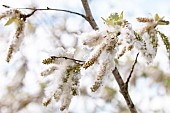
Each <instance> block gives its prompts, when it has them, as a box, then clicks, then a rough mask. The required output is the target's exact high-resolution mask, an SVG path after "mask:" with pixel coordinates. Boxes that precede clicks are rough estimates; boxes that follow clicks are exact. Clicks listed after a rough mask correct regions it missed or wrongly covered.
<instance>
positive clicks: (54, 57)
mask: <svg viewBox="0 0 170 113" xmlns="http://www.w3.org/2000/svg"><path fill="white" fill-rule="evenodd" d="M51 58H52V59H59V58H64V59H67V60H72V61H74V62H75V63H77V62H79V63H84V62H85V61H82V60H77V59H74V58H68V57H57V56H51Z"/></svg>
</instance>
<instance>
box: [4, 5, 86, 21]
mask: <svg viewBox="0 0 170 113" xmlns="http://www.w3.org/2000/svg"><path fill="white" fill-rule="evenodd" d="M2 6H3V7H5V8H13V7H10V6H7V5H2ZM14 9H28V10H33V11H49V10H53V11H61V12H67V13H71V14H75V15H79V16H81V17H83V18H84V19H85V20H87V17H86V16H85V15H83V14H81V13H77V12H74V11H70V10H65V9H56V8H49V7H47V8H14Z"/></svg>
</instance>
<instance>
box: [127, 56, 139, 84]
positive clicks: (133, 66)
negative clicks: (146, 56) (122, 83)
mask: <svg viewBox="0 0 170 113" xmlns="http://www.w3.org/2000/svg"><path fill="white" fill-rule="evenodd" d="M138 56H139V53H138V54H137V55H136V59H135V62H134V64H133V65H132V68H131V71H130V74H129V76H128V78H127V80H126V84H127V85H128V83H129V80H130V78H131V76H132V73H133V70H134V68H135V65H136V63H137V60H138Z"/></svg>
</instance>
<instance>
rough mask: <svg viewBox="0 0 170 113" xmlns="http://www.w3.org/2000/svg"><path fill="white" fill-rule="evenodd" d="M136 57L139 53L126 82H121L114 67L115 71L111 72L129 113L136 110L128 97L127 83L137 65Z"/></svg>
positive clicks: (135, 112)
mask: <svg viewBox="0 0 170 113" xmlns="http://www.w3.org/2000/svg"><path fill="white" fill-rule="evenodd" d="M138 55H139V53H138V54H137V56H136V59H135V62H134V64H133V66H132V69H131V72H130V74H129V76H128V78H127V81H126V82H124V81H123V79H122V77H121V75H120V73H119V71H118V69H117V67H115V69H114V70H113V71H112V73H113V75H114V77H115V79H116V81H117V83H118V85H119V88H120V92H121V94H122V95H123V97H124V99H125V101H126V104H127V105H128V107H129V110H130V112H131V113H137V110H136V107H135V105H134V104H133V101H132V99H131V97H130V95H129V92H128V83H129V80H130V78H131V76H132V72H133V70H134V67H135V64H136V63H137V58H138Z"/></svg>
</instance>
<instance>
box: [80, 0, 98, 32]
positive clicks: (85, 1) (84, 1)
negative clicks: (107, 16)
mask: <svg viewBox="0 0 170 113" xmlns="http://www.w3.org/2000/svg"><path fill="white" fill-rule="evenodd" d="M81 2H82V4H83V7H84V10H85V13H86V18H87V21H88V22H89V23H90V25H91V26H92V28H93V29H94V30H98V29H99V28H98V26H97V24H96V22H95V20H94V18H93V15H92V13H91V10H90V7H89V3H88V0H81Z"/></svg>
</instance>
